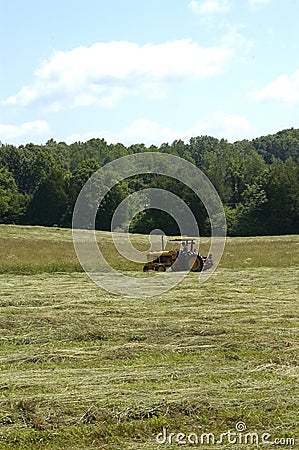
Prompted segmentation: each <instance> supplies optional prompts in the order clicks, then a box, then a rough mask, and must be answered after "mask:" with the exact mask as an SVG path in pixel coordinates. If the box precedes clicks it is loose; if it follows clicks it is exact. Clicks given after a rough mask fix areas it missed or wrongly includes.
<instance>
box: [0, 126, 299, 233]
mask: <svg viewBox="0 0 299 450" xmlns="http://www.w3.org/2000/svg"><path fill="white" fill-rule="evenodd" d="M139 152H162V153H169V154H173V155H176V156H179V157H181V158H184V159H186V160H188V161H190V162H192V163H193V164H195V165H196V166H197V167H198V168H200V169H201V170H202V171H203V172H204V173H205V174H206V175H207V176H208V177H209V179H210V180H211V182H212V183H213V185H214V186H215V188H216V190H217V191H218V194H219V196H220V198H221V200H222V202H223V205H224V209H225V214H226V219H227V232H228V235H229V236H252V235H283V234H299V196H298V193H299V129H293V128H291V129H286V130H282V131H279V132H277V133H276V134H271V135H267V136H261V137H258V138H256V139H253V140H251V141H250V140H242V141H237V142H234V143H229V142H228V141H227V140H225V139H217V138H215V137H211V136H198V137H192V138H191V139H190V141H189V142H188V143H185V142H184V141H182V140H176V141H174V142H173V143H172V144H169V143H164V144H162V145H161V146H159V147H157V146H154V145H151V146H150V147H146V146H145V145H144V144H134V145H131V146H128V147H126V146H125V145H123V144H121V143H117V144H107V142H106V141H105V140H104V139H99V138H97V139H90V140H89V141H87V142H75V143H72V144H70V145H68V144H66V143H65V142H56V141H55V140H53V139H50V140H49V141H47V142H46V144H44V145H36V144H32V143H27V144H26V145H20V146H18V147H16V146H14V145H9V144H3V143H1V142H0V223H4V224H23V225H43V226H58V227H71V224H72V211H73V207H74V204H75V202H76V198H77V196H78V194H79V192H80V190H81V188H82V186H83V185H84V184H85V182H86V181H87V180H88V178H89V177H90V176H91V175H92V174H93V173H94V172H95V171H97V170H98V169H99V168H100V167H102V166H104V165H105V164H106V163H108V162H110V161H112V160H114V159H116V158H119V157H121V156H125V155H129V154H132V153H139ZM148 187H159V188H161V189H166V190H168V191H171V192H173V193H175V194H177V195H179V196H180V197H181V198H182V200H184V201H185V202H186V203H187V205H188V206H189V207H190V208H191V210H192V212H193V214H194V216H195V218H196V220H197V222H198V225H199V229H200V232H201V234H202V235H208V234H209V220H208V218H207V214H206V211H205V208H204V207H203V205H202V204H200V202H199V201H198V198H195V195H194V193H193V192H192V191H191V190H189V189H188V188H186V187H185V186H180V185H179V184H178V182H177V181H176V180H173V179H172V178H169V177H164V176H161V175H152V176H148V174H145V175H142V176H141V175H139V176H138V177H134V178H132V179H127V180H124V181H122V182H121V183H119V184H117V185H116V186H115V187H114V188H112V189H111V190H110V191H109V192H108V194H107V195H106V196H105V198H104V200H103V202H102V203H101V205H100V208H99V211H98V216H97V220H96V228H97V229H101V230H110V225H111V218H112V216H113V213H114V211H115V208H116V207H117V205H118V204H119V203H120V202H121V201H122V200H123V199H124V198H126V197H127V196H128V195H129V194H130V193H133V192H135V191H136V190H139V189H145V188H148ZM153 228H161V229H163V230H164V232H165V233H166V234H169V235H175V234H178V229H177V225H176V223H175V222H174V221H173V219H172V218H171V217H170V216H169V215H168V214H166V213H163V212H161V211H158V210H155V209H147V210H145V211H142V212H141V213H139V214H138V215H136V217H134V219H133V220H132V221H131V223H130V231H131V232H133V233H148V232H149V231H150V230H152V229H153Z"/></svg>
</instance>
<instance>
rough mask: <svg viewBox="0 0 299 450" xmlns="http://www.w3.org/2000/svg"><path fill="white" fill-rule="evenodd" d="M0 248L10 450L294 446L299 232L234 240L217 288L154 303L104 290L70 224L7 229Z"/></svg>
mask: <svg viewBox="0 0 299 450" xmlns="http://www.w3.org/2000/svg"><path fill="white" fill-rule="evenodd" d="M98 238H99V245H100V247H101V249H102V248H103V251H104V252H106V254H107V257H109V258H110V262H111V264H112V266H113V267H114V268H115V269H116V270H119V271H123V272H130V274H131V275H132V276H134V275H136V276H139V275H138V274H140V273H141V272H142V266H141V265H140V264H135V263H134V264H133V263H130V262H127V261H125V260H124V258H120V257H119V256H118V254H117V252H116V251H115V250H114V249H113V242H112V238H111V234H110V233H108V232H98ZM132 242H133V243H134V245H136V246H137V247H138V248H146V246H147V245H148V238H147V237H146V236H142V235H134V236H132ZM0 245H1V249H2V251H1V256H0V286H1V290H0V307H1V309H0V329H1V334H0V339H1V352H0V368H1V370H0V389H1V400H0V401H1V415H0V448H3V449H22V450H23V449H24V450H27V449H28V450H32V449H33V450H34V449H43V448H48V449H51V450H58V449H68V450H71V449H72V450H75V449H78V450H79V449H84V450H88V449H107V450H115V449H124V450H129V449H137V450H138V449H140V450H141V449H143V450H145V449H147V450H156V449H178V448H182V447H183V448H196V447H200V448H206V449H208V448H217V449H218V448H221V449H231V448H233V449H235V450H238V449H249V450H251V449H254V448H269V442H271V443H273V445H279V446H280V447H285V448H294V449H295V448H298V445H299V444H298V442H299V427H298V404H299V401H298V400H299V398H298V378H299V369H298V361H299V358H298V348H299V339H298V331H299V325H298V324H299V321H298V317H299V307H298V279H299V236H298V235H289V236H265V237H260V236H259V237H236V238H228V239H227V243H226V247H225V252H224V255H223V258H222V260H221V262H220V264H219V266H218V267H217V270H216V271H215V272H214V273H213V274H212V276H211V277H210V278H209V280H208V281H207V282H205V283H203V284H199V283H198V274H195V273H190V274H188V275H187V277H186V278H185V279H184V280H183V281H182V282H181V283H180V284H179V285H177V286H175V287H174V288H173V289H171V290H169V291H168V292H165V293H163V294H161V295H159V296H156V297H152V298H146V299H145V298H140V299H139V298H137V299H136V298H135V299H134V298H130V297H126V296H116V295H114V294H111V293H109V292H107V291H105V290H103V289H102V288H100V287H99V286H97V285H95V284H94V283H93V282H92V281H91V280H90V279H89V278H88V276H87V275H86V274H85V273H84V272H83V271H82V268H81V266H80V264H79V262H78V260H77V258H76V254H75V252H74V248H73V243H72V236H71V230H70V229H62V228H58V227H57V228H44V227H37V226H28V227H26V226H18V225H0ZM208 245H209V240H208V239H207V238H203V240H202V253H203V254H205V252H207V250H208ZM158 276H159V275H158ZM162 276H163V275H162ZM171 433H172V434H171ZM180 433H182V434H184V435H185V437H184V438H183V437H182V435H179V434H180ZM233 433H235V434H233ZM246 433H247V437H246ZM266 434H267V435H269V437H267V438H266V437H265V435H266ZM208 435H209V436H210V437H208ZM221 435H223V436H222V438H221ZM157 436H158V438H157ZM178 436H179V437H178ZM164 438H165V439H164ZM196 438H197V439H198V442H197V443H196V442H195V441H196ZM213 438H215V441H214V442H212V439H213ZM201 439H202V442H201ZM207 439H211V441H210V442H208V441H207ZM221 439H222V442H220V440H221ZM229 439H230V441H229ZM233 439H237V440H235V441H233ZM246 439H247V440H246ZM262 439H264V441H263V440H262ZM265 439H268V442H266V441H265ZM164 440H165V442H164ZM180 440H181V441H180ZM184 440H185V441H184ZM183 441H184V442H183ZM191 441H192V442H191ZM232 445H233V446H232Z"/></svg>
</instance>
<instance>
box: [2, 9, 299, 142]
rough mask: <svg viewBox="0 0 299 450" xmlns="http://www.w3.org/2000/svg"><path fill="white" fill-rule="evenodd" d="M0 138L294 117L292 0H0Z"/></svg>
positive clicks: (265, 127)
mask: <svg viewBox="0 0 299 450" xmlns="http://www.w3.org/2000/svg"><path fill="white" fill-rule="evenodd" d="M0 11H1V19H2V20H1V27H0V141H1V142H2V143H11V144H15V145H20V144H26V143H27V142H34V143H38V144H42V143H45V142H46V141H47V140H48V139H50V138H53V139H55V140H56V141H65V142H68V143H71V142H74V141H79V140H80V141H86V140H88V139H90V138H92V137H99V138H104V139H105V140H106V141H107V142H108V143H111V142H113V143H116V142H122V143H123V144H125V145H130V144H133V143H144V144H146V145H151V144H156V145H160V144H162V143H164V142H169V143H171V142H173V141H174V140H175V139H182V140H184V141H185V142H188V141H189V139H190V137H192V136H200V135H206V134H207V135H211V136H214V137H218V138H225V139H228V140H229V141H230V142H234V141H236V140H238V139H252V138H254V137H257V136H261V135H265V134H269V133H275V132H277V131H279V130H282V129H285V128H290V127H294V128H299V1H298V0H109V1H108V0H26V1H25V0H0Z"/></svg>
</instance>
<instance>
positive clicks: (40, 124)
mask: <svg viewBox="0 0 299 450" xmlns="http://www.w3.org/2000/svg"><path fill="white" fill-rule="evenodd" d="M48 132H49V125H48V123H47V122H46V121H45V120H35V121H33V122H25V123H22V124H21V125H9V124H3V123H0V141H1V142H2V143H7V142H9V143H12V144H18V143H20V142H22V141H23V140H26V141H28V142H32V139H33V138H35V137H37V136H45V135H46V134H47V133H48Z"/></svg>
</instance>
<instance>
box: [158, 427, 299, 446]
mask: <svg viewBox="0 0 299 450" xmlns="http://www.w3.org/2000/svg"><path fill="white" fill-rule="evenodd" d="M156 441H157V443H158V444H161V445H163V444H166V445H169V444H180V445H192V444H193V445H198V446H199V445H211V446H212V445H225V444H232V445H235V444H245V445H246V444H248V445H273V446H275V445H276V446H282V447H283V446H289V447H294V446H295V439H294V438H293V437H273V436H272V435H271V434H270V433H267V432H262V433H258V432H256V431H254V432H250V431H246V425H245V423H244V422H237V423H236V429H235V431H232V430H228V431H226V432H224V433H209V432H202V433H196V432H190V433H183V432H178V433H172V432H170V431H169V430H168V429H167V428H165V427H163V430H162V432H161V433H159V434H157V436H156Z"/></svg>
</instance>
